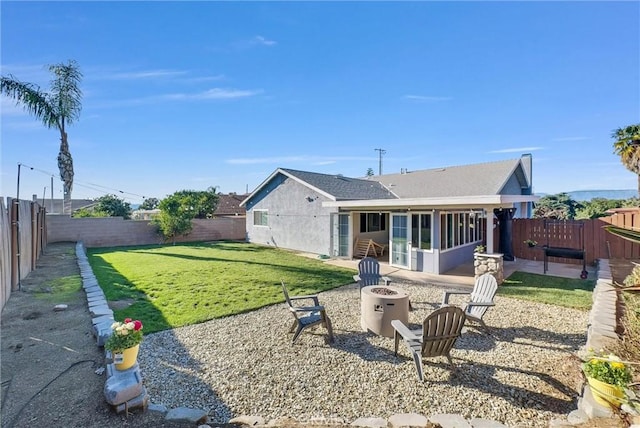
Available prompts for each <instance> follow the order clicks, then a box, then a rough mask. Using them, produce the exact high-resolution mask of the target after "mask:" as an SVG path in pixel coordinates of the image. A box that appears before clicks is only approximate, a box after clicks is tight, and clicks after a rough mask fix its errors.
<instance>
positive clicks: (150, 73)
mask: <svg viewBox="0 0 640 428" xmlns="http://www.w3.org/2000/svg"><path fill="white" fill-rule="evenodd" d="M185 74H187V72H186V71H179V70H146V71H134V72H127V73H113V74H108V75H105V76H103V77H104V78H105V79H114V80H137V79H156V78H164V77H176V76H184V75H185Z"/></svg>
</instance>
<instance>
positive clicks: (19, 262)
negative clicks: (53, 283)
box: [0, 198, 47, 308]
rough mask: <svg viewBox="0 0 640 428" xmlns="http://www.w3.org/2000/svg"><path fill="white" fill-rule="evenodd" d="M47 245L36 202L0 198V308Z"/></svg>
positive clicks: (43, 216) (43, 220) (41, 209)
mask: <svg viewBox="0 0 640 428" xmlns="http://www.w3.org/2000/svg"><path fill="white" fill-rule="evenodd" d="M46 245H47V226H46V213H45V209H44V207H41V206H40V205H39V204H38V203H37V202H33V201H23V200H17V199H11V198H8V199H7V206H6V207H5V204H4V199H0V305H1V306H0V308H4V305H5V303H6V302H7V300H9V297H10V296H11V292H12V291H16V290H18V289H19V288H20V281H21V280H22V279H24V278H26V276H27V275H28V274H29V273H30V272H31V271H32V270H34V269H35V268H36V262H37V261H38V259H39V258H40V256H41V255H42V251H43V250H44V248H45V247H46Z"/></svg>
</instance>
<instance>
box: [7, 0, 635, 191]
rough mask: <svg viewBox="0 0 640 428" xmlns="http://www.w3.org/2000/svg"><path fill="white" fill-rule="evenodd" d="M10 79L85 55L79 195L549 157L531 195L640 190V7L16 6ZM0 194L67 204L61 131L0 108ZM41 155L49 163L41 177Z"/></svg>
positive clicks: (77, 133) (10, 11) (42, 80)
mask: <svg viewBox="0 0 640 428" xmlns="http://www.w3.org/2000/svg"><path fill="white" fill-rule="evenodd" d="M0 14H1V27H2V28H1V37H2V39H1V48H2V50H1V65H2V75H3V76H6V75H9V74H11V75H13V76H14V77H15V78H17V79H19V80H22V81H27V82H32V83H38V84H40V86H41V87H42V88H43V89H48V87H49V73H48V71H47V69H46V67H45V66H46V65H48V64H54V63H59V62H66V61H67V60H69V59H74V60H76V61H77V62H78V63H79V65H80V67H81V71H82V72H83V74H84V78H83V82H82V89H83V92H84V97H83V110H82V114H81V117H80V120H79V121H78V122H77V123H75V124H73V125H72V126H70V127H69V128H68V134H69V143H70V148H71V153H72V156H73V159H74V167H75V184H74V190H73V197H74V198H95V197H99V196H101V195H103V194H106V193H115V194H117V195H119V196H120V197H123V198H124V199H125V200H127V201H129V202H132V203H138V202H140V201H141V200H142V196H145V197H156V198H159V199H161V198H163V197H165V196H167V195H169V194H171V193H173V192H175V191H178V190H182V189H193V190H204V189H206V188H207V187H209V186H216V187H217V188H218V191H219V192H223V193H228V192H238V193H243V192H245V191H246V190H247V189H248V190H249V191H251V190H253V189H254V188H255V187H256V186H258V185H259V184H260V183H261V182H262V181H263V180H264V179H265V178H266V177H267V176H268V175H269V174H271V173H272V172H273V171H274V170H275V169H276V168H278V167H285V168H292V169H300V170H307V171H315V172H323V173H331V174H333V173H340V174H344V175H346V176H354V177H360V176H364V175H365V174H366V171H367V169H368V168H372V169H373V170H374V171H375V172H376V173H377V172H378V166H379V165H378V159H379V158H378V152H377V151H376V150H375V149H384V150H386V153H385V154H384V156H383V173H392V172H400V169H401V168H407V169H409V170H419V169H427V168H436V167H443V166H449V165H461V164H468V163H480V162H491V161H496V160H503V159H512V158H518V157H520V155H521V154H523V153H532V154H533V159H534V171H533V172H534V190H535V191H536V192H544V193H558V192H561V191H572V190H587V189H589V190H591V189H634V188H636V187H637V177H636V176H635V175H634V174H632V173H631V172H628V171H627V170H626V169H625V168H624V167H623V166H622V165H621V163H620V161H619V158H618V157H617V156H615V155H614V154H613V151H612V141H613V140H612V139H611V131H612V130H613V129H615V128H618V127H622V126H626V125H630V124H633V123H638V122H640V25H639V24H640V3H638V2H295V3H290V2H179V3H177V2H175V3H174V2H12V1H2V2H1V3H0ZM1 107H2V111H1V120H2V122H1V125H2V129H1V144H2V147H1V155H2V156H1V168H2V172H1V176H0V179H1V181H2V187H1V193H0V194H1V195H4V196H14V197H15V194H16V179H17V171H18V163H22V164H23V165H25V166H23V167H21V175H20V196H21V198H24V199H30V198H31V195H32V194H37V195H38V197H42V194H43V192H45V187H46V195H47V198H48V197H49V196H50V192H51V184H50V183H51V174H54V175H55V179H54V185H53V190H54V197H56V198H61V197H62V184H61V182H60V180H59V179H58V178H57V174H58V170H57V165H56V156H57V153H58V145H59V138H58V133H57V131H55V130H48V129H46V128H44V127H43V126H42V125H41V124H40V123H39V122H38V121H37V120H36V119H34V118H32V117H31V116H29V115H27V114H26V113H24V112H23V110H22V109H21V108H19V107H16V106H15V104H14V103H13V102H12V101H10V100H7V99H6V98H3V99H2V100H1ZM28 167H33V168H34V169H33V170H32V169H30V168H28Z"/></svg>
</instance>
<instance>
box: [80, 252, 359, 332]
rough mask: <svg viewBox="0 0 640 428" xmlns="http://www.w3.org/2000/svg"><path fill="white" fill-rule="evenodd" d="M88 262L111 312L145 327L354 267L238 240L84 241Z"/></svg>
mask: <svg viewBox="0 0 640 428" xmlns="http://www.w3.org/2000/svg"><path fill="white" fill-rule="evenodd" d="M87 253H88V254H87V255H88V257H89V262H90V263H91V266H92V268H93V271H94V273H95V275H96V278H97V279H98V282H99V284H100V286H101V287H102V289H103V290H104V292H105V295H106V296H107V300H109V301H110V302H114V301H124V302H123V303H125V305H123V306H126V303H131V305H130V306H127V307H124V308H123V309H116V310H114V314H115V317H116V320H122V319H123V318H125V317H131V318H134V319H139V320H141V321H142V322H143V324H144V331H145V333H152V332H155V331H160V330H166V329H170V328H174V327H180V326H184V325H189V324H196V323H201V322H204V321H207V320H210V319H213V318H220V317H224V316H228V315H234V314H238V313H242V312H247V311H250V310H254V309H257V308H261V307H263V306H267V305H271V304H274V303H279V302H283V301H284V296H283V294H282V288H281V286H280V280H284V282H285V284H287V287H288V288H289V292H290V293H291V294H292V295H300V294H313V293H318V292H321V291H325V290H329V289H332V288H336V287H339V286H342V285H345V284H349V283H352V282H353V278H352V275H353V274H354V273H355V271H353V270H350V269H345V268H339V267H336V266H332V265H328V264H325V263H323V262H322V261H320V260H314V259H310V258H308V257H304V256H299V255H296V254H294V253H292V252H290V251H284V250H279V249H276V248H271V247H263V246H258V245H252V244H245V243H238V242H213V243H192V244H181V245H164V246H157V245H153V246H141V247H120V248H95V249H89V250H88V252H87Z"/></svg>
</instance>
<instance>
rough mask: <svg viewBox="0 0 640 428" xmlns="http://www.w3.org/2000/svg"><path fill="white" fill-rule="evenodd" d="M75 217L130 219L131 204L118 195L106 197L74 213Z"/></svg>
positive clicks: (95, 200)
mask: <svg viewBox="0 0 640 428" xmlns="http://www.w3.org/2000/svg"><path fill="white" fill-rule="evenodd" d="M73 217H75V218H81V217H123V218H125V219H130V218H131V204H129V202H125V201H124V200H123V199H120V198H118V197H117V196H116V195H104V196H101V197H99V198H97V199H94V203H93V204H92V205H90V206H89V207H84V208H80V209H79V210H76V211H74V212H73Z"/></svg>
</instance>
